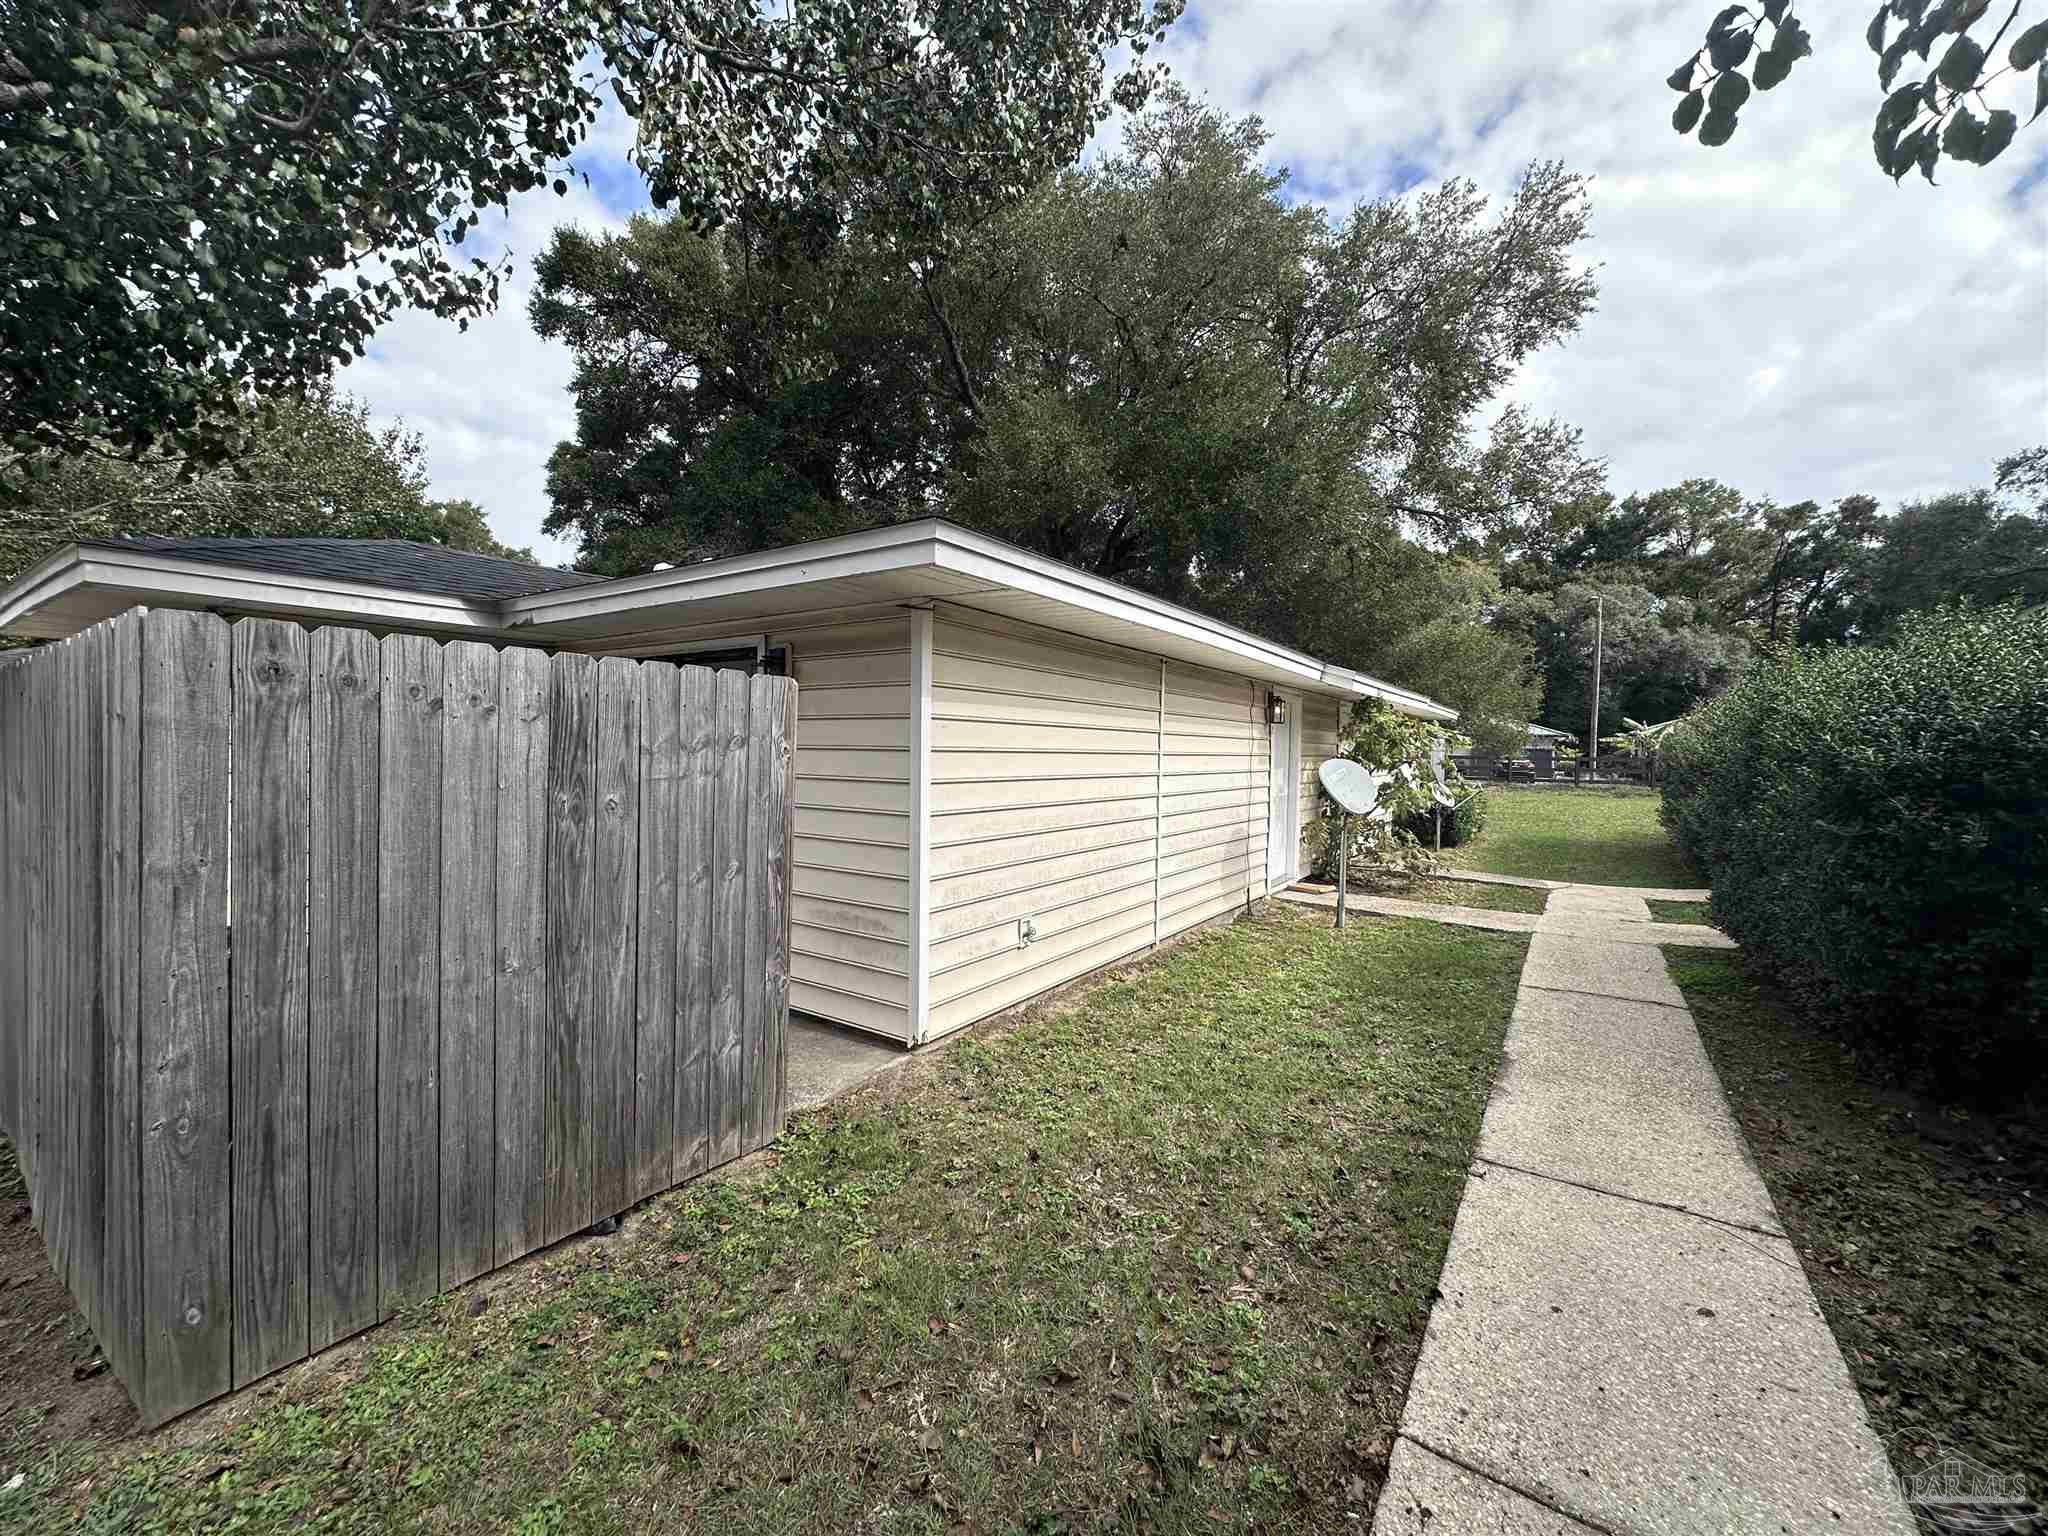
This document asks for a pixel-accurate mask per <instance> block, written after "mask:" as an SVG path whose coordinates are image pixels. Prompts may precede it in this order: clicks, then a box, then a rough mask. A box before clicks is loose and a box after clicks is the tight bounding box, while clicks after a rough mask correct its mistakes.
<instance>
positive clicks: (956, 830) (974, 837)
mask: <svg viewBox="0 0 2048 1536" xmlns="http://www.w3.org/2000/svg"><path fill="white" fill-rule="evenodd" d="M1157 804H1158V802H1157V801H1155V800H1154V799H1153V798H1152V797H1151V796H1150V795H1149V794H1148V795H1144V796H1142V797H1140V796H1132V797H1130V798H1128V799H1120V800H1077V801H1074V802H1073V803H1071V804H1067V805H1030V806H1023V807H1020V808H1019V809H1017V810H1014V811H970V812H967V813H965V814H961V813H953V814H949V815H935V816H933V817H932V849H933V856H934V858H936V857H937V854H938V850H940V849H944V848H951V847H953V846H954V845H956V844H960V843H974V842H980V841H982V840H984V839H991V838H998V839H999V838H1006V837H1022V836H1025V835H1028V834H1031V833H1038V832H1062V831H1066V830H1068V829H1070V828H1075V827H1094V826H1104V825H1108V824H1110V823H1112V822H1119V821H1143V822H1147V823H1149V822H1150V821H1151V820H1152V818H1153V815H1154V813H1155V809H1156V807H1157ZM798 826H799V828H801V826H802V823H801V822H799V823H798Z"/></svg>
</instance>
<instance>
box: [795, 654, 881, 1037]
mask: <svg viewBox="0 0 2048 1536" xmlns="http://www.w3.org/2000/svg"><path fill="white" fill-rule="evenodd" d="M770 639H771V643H772V644H775V645H787V646H788V647H789V651H790V662H791V670H792V671H793V673H794V674H795V677H796V681H797V696H796V697H797V724H796V761H795V767H794V774H795V788H796V796H795V798H796V845H795V849H794V857H793V859H792V861H791V871H790V908H791V914H790V915H791V921H790V954H789V969H790V991H789V1002H790V1006H791V1007H792V1008H796V1009H799V1010H801V1011H802V1012H804V1013H809V1014H814V1015H816V1016H817V1017H819V1018H822V1019H831V1020H833V1021H835V1022H837V1023H841V1024H851V1025H853V1026H855V1027H856V1028H859V1029H864V1030H869V1031H872V1032H874V1033H877V1034H884V1035H888V1036H890V1037H891V1038H893V1039H897V1040H903V1041H906V1042H907V1041H908V1040H909V1039H910V1032H911V1026H910V981H909V975H910V798H911V797H910V760H911V759H910V745H911V725H912V722H911V707H910V620H909V619H908V618H907V617H898V616H891V617H888V618H882V619H875V620H864V621H861V622H852V623H849V622H844V621H840V622H834V623H820V624H817V625H813V626H810V627H807V628H795V629H784V630H780V631H778V632H776V633H775V634H774V635H773V636H771V637H770Z"/></svg>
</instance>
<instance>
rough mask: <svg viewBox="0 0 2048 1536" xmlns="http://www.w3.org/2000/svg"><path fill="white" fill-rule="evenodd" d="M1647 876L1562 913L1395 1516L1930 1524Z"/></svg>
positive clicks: (1499, 1120)
mask: <svg viewBox="0 0 2048 1536" xmlns="http://www.w3.org/2000/svg"><path fill="white" fill-rule="evenodd" d="M1649 894H1651V895H1654V896H1657V897H1660V898H1663V897H1666V896H1667V895H1668V896H1669V899H1673V900H1687V899H1700V898H1701V897H1702V896H1703V894H1704V893H1697V892H1692V893H1682V894H1675V893H1666V892H1662V891H1659V892H1653V893H1649ZM1644 902H1645V893H1643V892H1641V891H1633V890H1623V889H1619V888H1615V887H1606V886H1583V885H1568V886H1563V887H1561V888H1557V889H1555V890H1553V892H1552V895H1551V897H1550V902H1549V907H1548V910H1546V911H1545V913H1544V914H1543V915H1542V917H1541V918H1539V919H1537V920H1536V922H1535V925H1534V930H1533V934H1534V936H1533V937H1532V938H1531V940H1530V944H1529V957H1528V960H1527V962H1526V963H1525V965H1524V967H1523V971H1522V981H1521V987H1520V990H1519V993H1518V995H1517V998H1516V1003H1515V1011H1514V1015H1513V1018H1512V1021H1511V1022H1510V1024H1509V1026H1508V1036H1507V1043H1506V1047H1505V1053H1504V1060H1503V1065H1502V1069H1501V1075H1500V1079H1499V1081H1498V1083H1497V1084H1496V1085H1495V1088H1494V1093H1493V1097H1492V1099H1491V1101H1490V1103H1489V1104H1488V1107H1487V1112H1486V1119H1485V1123H1484V1125H1483V1127H1482V1128H1481V1131H1480V1136H1479V1145H1478V1148H1477V1152H1476V1155H1475V1157H1474V1160H1473V1166H1472V1170H1471V1176H1470V1177H1469V1178H1468V1180H1467V1181H1466V1185H1465V1193H1464V1198H1463V1201H1462V1203H1461V1204H1460V1206H1459V1209H1458V1217H1457V1223H1456V1225H1455V1227H1454V1228H1453V1230H1452V1233H1451V1245H1450V1251H1449V1253H1448V1255H1447V1256H1446V1258H1445V1262H1444V1271H1443V1277H1442V1279H1441V1280H1440V1281H1439V1283H1438V1300H1437V1302H1436V1306H1435V1308H1434V1309H1433V1310H1432V1311H1431V1313H1430V1318H1429V1327H1428V1332H1427V1334H1426V1337H1425V1339H1424V1342H1423V1349H1422V1357H1421V1360H1420V1362H1419V1363H1418V1365H1417V1367H1416V1371H1415V1379H1414V1382H1413V1384H1412V1385H1411V1387H1410V1389H1409V1394H1408V1403H1407V1408H1406V1410H1405V1412H1404V1413H1403V1415H1402V1420H1401V1433H1400V1437H1399V1439H1398V1440H1397V1442H1396V1444H1395V1448H1394V1453H1393V1458H1392V1462H1391V1465H1390V1467H1389V1469H1388V1480H1387V1486H1386V1489H1385V1491H1384V1492H1383V1493H1382V1494H1381V1497H1380V1503H1379V1509H1378V1512H1377V1514H1376V1516H1375V1518H1374V1521H1373V1531H1374V1533H1375V1536H1424V1533H1427V1536H1448V1533H1457V1532H1466V1531H1487V1532H1504V1533H1505V1532H1529V1533H1535V1532H1543V1533H1558V1536H1578V1533H1583V1532H1595V1533H1603V1536H1663V1533H1681V1532H1683V1533H1691V1532H1717V1533H1718V1532H1771V1533H1789V1532H1798V1533H1804V1532H1818V1531H1826V1532H1835V1533H1846V1532H1856V1533H1858V1536H1862V1533H1896V1536H1912V1532H1913V1530H1914V1525H1913V1521H1912V1518H1911V1516H1910V1515H1908V1513H1907V1511H1906V1508H1905V1505H1904V1503H1903V1501H1902V1500H1901V1498H1900V1496H1899V1492H1898V1488H1897V1484H1896V1483H1895V1482H1894V1480H1893V1478H1892V1476H1891V1472H1890V1468H1889V1465H1888V1464H1887V1462H1886V1459H1885V1454H1884V1450H1883V1448H1882V1447H1881V1446H1880V1445H1879V1443H1878V1440H1877V1437H1876V1435H1875V1434H1874V1433H1873V1432H1872V1430H1871V1428H1870V1424H1869V1421H1868V1419H1867V1418H1866V1416H1865V1414H1864V1411H1863V1403H1862V1400H1861V1398H1859V1397H1858V1396H1857V1393H1856V1387H1855V1383H1854V1382H1853V1381H1852V1380H1851V1379H1850V1377H1849V1373H1848V1370H1847V1367H1846V1366H1845V1365H1844V1364H1843V1361H1842V1355H1841V1351H1840V1349H1839V1348H1838V1347H1837V1346H1836V1344H1835V1340H1834V1336H1833V1335H1832V1334H1831V1333H1830V1332H1829V1331H1828V1326H1827V1322H1826V1319H1825V1318H1823V1317H1822V1315H1821V1312H1820V1308H1819V1307H1818V1305H1817V1304H1816V1303H1815V1301H1814V1298H1813V1292H1812V1290H1811V1289H1810V1288H1809V1287H1808V1285H1807V1283H1806V1276H1805V1272H1804V1271H1803V1270H1802V1269H1801V1268H1800V1264H1799V1257H1798V1255H1797V1253H1795V1252H1794V1251H1793V1248H1792V1245H1791V1243H1790V1242H1788V1241H1787V1240H1786V1238H1785V1236H1784V1231H1783V1228H1782V1226H1781V1224H1780V1222H1779V1220H1778V1216H1777V1212H1776V1210H1775V1209H1774V1207H1773V1206H1772V1204H1771V1198H1770V1195H1769V1193H1768V1192H1767V1191H1766V1190H1765V1188H1764V1186H1763V1182H1762V1180H1761V1179H1760V1178H1758V1176H1757V1173H1756V1170H1755V1168H1754V1166H1753V1165H1752V1164H1751V1162H1750V1160H1749V1155H1748V1150H1747V1148H1746V1147H1745V1145H1744V1143H1743V1140H1742V1133H1741V1131H1740V1129H1739V1128H1738V1127H1737V1125H1736V1123H1735V1120H1734V1117H1733V1116H1732V1115H1731V1114H1730V1113H1729V1110H1728V1106H1727V1103H1726V1101H1725V1100H1724V1099H1723V1097H1722V1094H1721V1087H1720V1083H1719V1081H1718V1080H1717V1079H1716V1077H1715V1075H1714V1070H1713V1067H1712V1064H1711V1063H1710V1062H1709V1061H1708V1060H1707V1056H1706V1052H1705V1050H1704V1048H1703V1047H1702V1046H1701V1044H1700V1038H1699V1031H1698V1029H1697V1028H1696V1027H1695V1025H1694V1023H1693V1019H1692V1015H1691V1013H1690V1012H1689V1011H1688V1010H1687V1008H1686V1006H1685V1001H1684V999H1683V998H1682V997H1681V996H1680V995H1679V992H1678V989H1677V987H1676V986H1675V985H1674V984H1673V982H1672V980H1671V976H1670V973H1669V972H1668V970H1667V969H1666V968H1665V965H1664V958H1663V956H1662V955H1661V954H1660V953H1659V952H1658V950H1657V948H1656V946H1657V945H1658V944H1660V943H1671V942H1690V943H1703V944H1716V943H1718V944H1720V945H1726V944H1727V942H1728V941H1727V940H1726V938H1725V937H1723V936H1722V935H1720V934H1717V933H1715V932H1714V930H1712V929H1701V928H1693V927H1688V926H1685V925H1671V924H1657V923H1653V922H1651V921H1650V914H1649V909H1648V907H1647V906H1646V905H1645V904H1644ZM1313 904H1315V905H1324V904H1326V903H1323V902H1321V901H1317V902H1314V903H1313ZM1400 905H1401V906H1403V907H1404V908H1415V909H1423V908H1424V904H1422V903H1414V902H1409V903H1401V904H1400ZM1361 910H1366V909H1364V908H1361ZM1439 910H1440V909H1439ZM1454 910H1456V911H1459V912H1461V913H1464V912H1467V911H1468V910H1469V909H1463V908H1460V909H1454ZM1398 915H1401V916H1430V915H1432V913H1431V911H1429V910H1426V909H1424V910H1414V911H1403V912H1401V913H1400V914H1398ZM1487 915H1488V916H1490V917H1494V918H1499V917H1505V916H1514V915H1515V914H1503V913H1491V914H1487ZM1453 920H1454V921H1465V919H1464V918H1463V917H1460V918H1457V919H1453ZM1660 930H1661V931H1660ZM1674 930H1675V931H1676V932H1678V933H1682V934H1683V935H1685V937H1683V938H1673V937H1666V936H1665V934H1666V933H1668V932H1672V931H1674ZM1709 936H1711V937H1709Z"/></svg>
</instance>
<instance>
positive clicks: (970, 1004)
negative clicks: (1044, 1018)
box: [930, 920, 1152, 1036]
mask: <svg viewBox="0 0 2048 1536" xmlns="http://www.w3.org/2000/svg"><path fill="white" fill-rule="evenodd" d="M1151 936H1152V925H1151V922H1150V921H1149V920H1148V921H1146V922H1145V923H1144V924H1143V925H1142V926H1140V927H1137V928H1134V929H1133V930H1131V931H1130V932H1129V933H1124V934H1117V935H1114V936H1112V937H1110V938H1106V939H1103V940H1101V941H1099V942H1097V943H1094V944H1091V945H1089V946H1088V947H1087V948H1085V949H1080V950H1076V951H1074V952H1073V953H1071V954H1066V955H1060V956H1056V957H1052V958H1051V959H1049V960H1048V961H1047V963H1045V964H1043V965H1040V966H1037V967H1034V968H1033V969H1031V970H1029V971H1026V972H1024V973H1023V974H1022V975H1020V976H1012V977H1010V978H1009V979H1008V980H1006V981H1001V982H998V983H996V984H995V985H994V986H990V987H983V988H980V989H979V990H977V991H973V992H969V993H967V994H965V995H964V996H961V997H956V998H954V999H952V1000H951V1001H950V1002H947V1003H943V1004H940V1005H937V1006H935V1007H934V1008H933V1009H932V1011H931V1026H930V1034H931V1035H933V1036H937V1035H942V1034H948V1033H951V1032H952V1031H953V1030H956V1029H959V1028H960V1027H961V1026H962V1025H966V1024H972V1023H973V1022H974V1021H975V1020H976V1019H984V1018H987V1017H988V1016H989V1015H990V1014H992V1013H1000V1012H1002V1011H1003V1010H1004V1009H1005V1008H1013V1007H1015V1006H1016V1005H1017V1004H1019V1003H1021V1002H1024V1001H1025V1000H1026V999H1028V998H1032V997H1036V996H1037V995H1038V994H1039V993H1041V992H1045V991H1049V990H1050V989H1052V988H1053V987H1057V986H1061V985H1063V984H1064V983H1066V982H1069V981H1072V980H1074V978H1076V977H1077V976H1085V975H1087V974H1088V973H1089V972H1090V971H1093V970H1098V969H1100V968H1101V967H1102V966H1105V965H1109V964H1112V963H1114V962H1115V961H1118V960H1121V959H1123V958H1125V957H1126V956H1128V955H1132V954H1135V953H1137V952H1138V951H1139V950H1142V949H1145V948H1147V947H1148V946H1149V945H1150V944H1151V941H1152V938H1151Z"/></svg>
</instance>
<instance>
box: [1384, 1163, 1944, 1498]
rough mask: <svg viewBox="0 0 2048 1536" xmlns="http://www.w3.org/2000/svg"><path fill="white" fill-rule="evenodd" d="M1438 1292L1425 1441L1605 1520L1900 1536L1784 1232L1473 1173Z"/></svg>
mask: <svg viewBox="0 0 2048 1536" xmlns="http://www.w3.org/2000/svg"><path fill="white" fill-rule="evenodd" d="M1437 1288H1438V1291H1439V1292H1440V1293H1441V1297H1442V1299H1441V1300H1440V1301H1439V1302H1438V1303H1437V1305H1436V1307H1435V1309H1434V1310H1433V1311H1432V1312H1431V1313H1430V1318H1429V1329H1428V1333H1427V1335H1426V1338H1425V1343H1424V1346H1423V1354H1422V1362H1421V1364H1420V1365H1419V1366H1418V1367H1417V1368H1416V1372H1415V1379H1414V1382H1413V1383H1412V1384H1411V1385H1410V1387H1409V1396H1408V1406H1407V1410H1406V1412H1405V1413H1404V1414H1403V1416H1402V1421H1401V1423H1402V1431H1403V1433H1404V1434H1409V1435H1412V1436H1413V1437H1414V1438H1415V1439H1417V1440H1419V1441H1420V1442H1422V1443H1423V1444H1425V1445H1428V1446H1433V1447H1436V1448H1437V1449H1439V1450H1440V1451H1441V1452H1443V1453H1444V1454H1445V1455H1448V1456H1451V1457H1454V1458H1456V1459H1457V1460H1458V1461H1460V1462H1462V1463H1463V1464H1465V1465H1466V1466H1468V1467H1472V1468H1474V1469H1476V1470H1477V1471H1479V1472H1481V1473H1483V1474H1485V1475H1486V1476H1488V1477H1491V1478H1495V1479H1498V1480H1501V1481H1504V1482H1507V1483H1510V1484H1511V1485H1513V1486H1515V1487H1518V1488H1523V1489H1526V1490H1528V1491H1529V1492H1530V1493H1531V1494H1533V1495H1534V1496H1536V1497H1538V1498H1540V1499H1542V1500H1544V1501H1545V1502H1547V1503H1550V1504H1553V1505H1555V1506H1556V1507H1557V1508H1558V1509H1561V1510H1564V1511H1565V1512H1567V1513H1569V1514H1571V1515H1572V1516H1574V1517H1575V1518H1577V1519H1581V1520H1584V1521H1587V1522H1589V1523H1591V1524H1594V1525H1596V1526H1599V1527H1601V1528H1604V1529H1607V1530H1611V1531H1626V1532H1631V1533H1636V1532H1641V1533H1651V1532H1695V1531H1771V1532H1820V1531H1826V1532H1843V1531H1855V1532H1858V1533H1878V1532H1893V1531H1895V1532H1897V1533H1899V1536H1910V1533H1911V1532H1912V1530H1913V1525H1912V1521H1911V1519H1910V1517H1908V1516H1907V1515H1906V1513H1905V1510H1904V1507H1903V1506H1902V1505H1901V1504H1900V1503H1899V1499H1898V1492H1897V1486H1896V1484H1895V1483H1894V1482H1893V1481H1892V1478H1891V1473H1890V1469H1889V1467H1888V1465H1887V1464H1886V1461H1885V1457H1884V1451H1883V1449H1882V1448H1881V1447H1880V1446H1879V1444H1878V1441H1877V1438H1876V1436H1875V1435H1874V1434H1872V1433H1871V1430H1870V1427H1869V1424H1868V1422H1867V1421H1866V1419H1865V1418H1864V1413H1863V1404H1862V1401H1861V1399H1859V1398H1858V1397H1857V1395H1856V1386H1855V1383H1854V1382H1853V1381H1851V1380H1850V1379H1849V1373H1848V1370H1847V1368H1846V1367H1845V1366H1844V1365H1843V1363H1842V1354H1841V1351H1840V1350H1839V1349H1838V1348H1836V1346H1835V1340H1834V1336H1833V1335H1832V1334H1831V1333H1829V1332H1828V1326H1827V1322H1826V1320H1825V1319H1824V1318H1822V1316H1821V1315H1820V1311H1819V1309H1818V1307H1816V1306H1815V1304H1814V1301H1813V1293H1812V1292H1811V1291H1810V1290H1809V1289H1808V1288H1807V1284H1806V1276H1805V1273H1804V1271H1802V1270H1801V1269H1800V1267H1799V1257H1798V1255H1797V1254H1796V1253H1795V1252H1794V1251H1793V1249H1792V1245H1791V1244H1790V1243H1787V1242H1785V1241H1784V1240H1782V1239H1780V1238H1773V1237H1765V1236H1763V1235H1762V1234H1759V1233H1753V1232H1741V1231H1736V1230H1734V1229H1733V1228H1729V1227H1725V1226H1721V1225H1719V1224H1717V1223H1715V1222H1710V1221H1703V1220H1701V1219H1700V1218H1698V1217H1696V1216H1691V1215H1686V1214H1682V1213H1679V1212H1676V1211H1667V1210H1661V1209H1659V1208H1657V1207H1655V1206H1649V1205H1643V1204H1639V1203H1637V1202H1634V1201H1629V1200H1620V1199H1616V1198H1614V1197H1612V1196H1610V1195H1604V1194H1597V1193H1594V1192H1592V1191H1589V1190H1584V1189H1579V1188H1576V1187H1574V1186H1572V1185H1569V1184H1560V1183H1557V1182H1555V1181H1553V1180H1550V1179H1541V1178H1535V1177H1532V1176H1530V1175H1528V1174H1521V1173H1514V1172H1510V1171H1508V1170H1506V1169H1502V1168H1481V1169H1479V1170H1478V1171H1476V1172H1475V1174H1474V1177H1473V1178H1472V1180H1471V1181H1470V1182H1469V1183H1468V1184H1467V1185H1466V1189H1465V1199H1464V1203H1463V1205H1462V1206H1461V1207H1460V1208H1459V1211H1458V1222H1457V1229H1456V1234H1455V1235H1454V1236H1453V1238H1452V1240H1451V1249H1450V1253H1449V1255H1448V1256H1447V1258H1446V1259H1445V1262H1444V1273H1443V1278H1442V1279H1441V1280H1439V1281H1438V1282H1437Z"/></svg>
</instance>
